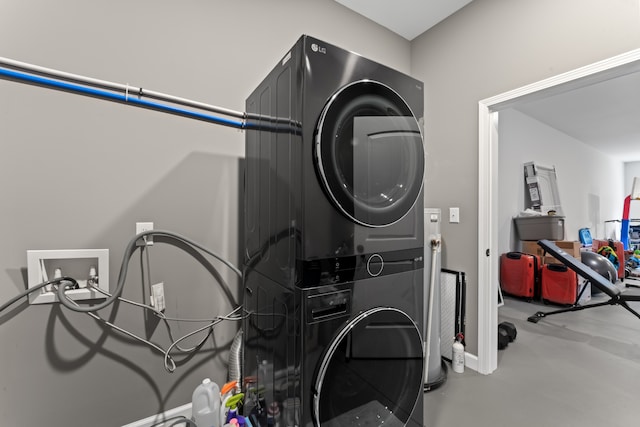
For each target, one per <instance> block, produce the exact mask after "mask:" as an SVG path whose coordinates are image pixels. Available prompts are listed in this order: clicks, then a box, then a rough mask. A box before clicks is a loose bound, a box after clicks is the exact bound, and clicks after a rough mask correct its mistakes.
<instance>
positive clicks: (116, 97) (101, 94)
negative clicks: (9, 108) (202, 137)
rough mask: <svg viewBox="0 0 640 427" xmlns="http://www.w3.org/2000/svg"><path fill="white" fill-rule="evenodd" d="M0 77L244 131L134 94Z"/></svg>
mask: <svg viewBox="0 0 640 427" xmlns="http://www.w3.org/2000/svg"><path fill="white" fill-rule="evenodd" d="M0 77H5V78H8V79H11V80H18V81H22V82H25V83H29V84H34V85H39V86H44V87H48V88H51V89H56V90H61V91H65V92H72V93H76V94H79V95H85V96H91V97H94V98H100V99H104V100H107V101H113V102H120V103H124V104H131V105H134V106H136V107H141V108H147V109H150V110H156V111H161V112H165V113H169V114H173V115H177V116H182V117H187V118H191V119H195V120H201V121H205V122H209V123H214V124H218V125H223V126H229V127H233V128H239V129H244V128H246V127H247V126H246V124H245V122H243V121H238V120H231V119H226V118H223V117H217V116H212V115H209V114H203V113H199V112H197V111H191V110H185V109H182V108H176V107H172V106H170V105H164V104H159V103H157V102H150V101H145V100H142V99H139V98H137V97H136V94H132V95H121V94H119V93H113V92H109V91H105V90H101V89H94V88H90V87H86V86H82V85H78V84H74V83H67V82H62V81H59V80H54V79H50V78H46V77H39V76H34V75H32V74H28V73H23V72H20V71H15V70H9V69H6V68H1V67H0Z"/></svg>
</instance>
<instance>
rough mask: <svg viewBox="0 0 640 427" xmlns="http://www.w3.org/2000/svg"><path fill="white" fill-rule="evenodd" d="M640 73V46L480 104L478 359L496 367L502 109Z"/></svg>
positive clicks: (482, 368)
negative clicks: (500, 120)
mask: <svg viewBox="0 0 640 427" xmlns="http://www.w3.org/2000/svg"><path fill="white" fill-rule="evenodd" d="M638 71H640V49H635V50H632V51H629V52H626V53H623V54H621V55H617V56H614V57H612V58H608V59H605V60H603V61H599V62H596V63H593V64H590V65H587V66H584V67H580V68H577V69H575V70H572V71H569V72H566V73H562V74H559V75H557V76H554V77H550V78H547V79H544V80H541V81H539V82H536V83H532V84H530V85H526V86H523V87H520V88H518V89H515V90H512V91H509V92H505V93H502V94H499V95H496V96H493V97H490V98H486V99H483V100H481V101H479V102H478V360H477V368H478V369H477V371H478V372H479V373H481V374H491V373H492V372H493V371H495V370H496V369H497V368H498V343H497V340H498V337H497V330H498V288H499V285H498V256H499V254H498V253H497V252H496V250H497V248H498V233H497V230H498V215H497V213H498V190H499V188H498V184H499V180H498V145H499V144H498V139H499V132H498V121H499V114H500V111H501V110H504V109H506V108H513V107H517V106H518V105H519V104H521V103H524V102H528V101H532V100H536V99H540V98H544V97H548V96H551V95H556V94H559V93H563V92H567V91H570V90H575V89H579V88H582V87H586V86H590V85H592V84H596V83H600V82H603V81H606V80H609V79H612V78H616V77H620V76H623V75H626V74H630V73H634V72H638Z"/></svg>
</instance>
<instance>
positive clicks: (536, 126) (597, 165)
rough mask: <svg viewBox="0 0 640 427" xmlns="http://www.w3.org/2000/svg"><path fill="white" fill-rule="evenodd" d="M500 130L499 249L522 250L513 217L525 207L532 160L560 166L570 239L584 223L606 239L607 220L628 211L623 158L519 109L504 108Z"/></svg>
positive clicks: (561, 188) (576, 235) (559, 171)
mask: <svg viewBox="0 0 640 427" xmlns="http://www.w3.org/2000/svg"><path fill="white" fill-rule="evenodd" d="M499 133H500V153H499V165H498V176H499V177H500V179H499V181H500V182H499V190H498V192H499V194H500V200H499V206H498V245H499V246H498V252H497V253H499V254H502V253H504V252H508V251H512V250H521V248H520V246H521V245H520V240H519V236H518V234H517V233H516V230H515V227H514V224H513V220H512V218H513V217H515V216H518V214H519V213H520V212H521V211H522V210H524V206H525V198H526V196H525V185H524V172H523V164H524V163H527V162H531V161H534V162H536V164H538V165H542V166H555V168H556V174H557V178H558V179H557V182H558V194H559V197H560V204H561V207H562V212H563V215H564V216H565V239H566V240H578V239H579V236H578V230H579V229H580V228H583V227H588V228H589V229H590V231H591V235H592V236H593V238H598V239H603V238H605V226H604V221H607V220H611V219H618V218H619V216H620V214H621V212H622V200H623V199H624V197H625V196H624V195H623V194H624V183H625V182H624V180H623V176H624V169H625V168H624V163H623V162H622V161H620V160H619V159H616V158H613V157H611V156H607V155H606V154H604V153H603V152H602V151H598V150H596V149H595V148H593V147H591V146H590V145H587V144H585V143H583V142H582V141H579V140H577V139H575V138H572V137H570V136H568V135H566V134H564V133H562V132H560V131H558V130H556V129H554V128H552V127H549V126H547V125H545V124H543V123H541V122H539V121H537V120H535V119H533V118H532V117H530V116H528V115H526V114H524V113H522V112H520V111H517V110H514V109H506V110H504V111H501V112H500V120H499ZM596 171H597V172H596ZM603 176H606V177H607V178H606V179H602V177H603Z"/></svg>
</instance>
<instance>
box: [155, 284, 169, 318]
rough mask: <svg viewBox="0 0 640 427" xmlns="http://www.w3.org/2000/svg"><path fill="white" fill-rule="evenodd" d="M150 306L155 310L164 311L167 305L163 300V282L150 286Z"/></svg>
mask: <svg viewBox="0 0 640 427" xmlns="http://www.w3.org/2000/svg"><path fill="white" fill-rule="evenodd" d="M151 306H152V307H153V308H155V309H156V310H157V311H164V309H165V308H166V307H167V306H166V304H165V301H164V282H160V283H156V284H155V285H152V286H151Z"/></svg>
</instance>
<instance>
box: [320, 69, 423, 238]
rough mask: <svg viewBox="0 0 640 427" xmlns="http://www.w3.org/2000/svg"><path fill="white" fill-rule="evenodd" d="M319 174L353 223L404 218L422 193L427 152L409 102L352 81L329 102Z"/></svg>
mask: <svg viewBox="0 0 640 427" xmlns="http://www.w3.org/2000/svg"><path fill="white" fill-rule="evenodd" d="M315 144H316V145H315V153H316V160H317V165H318V170H319V175H320V178H321V180H322V183H323V185H324V186H325V189H326V190H327V192H328V194H329V196H330V197H331V199H332V201H333V202H334V204H335V205H336V206H337V207H338V209H340V210H341V211H342V212H343V213H344V214H345V215H346V216H347V217H349V218H350V219H352V220H353V221H355V222H357V223H359V224H362V225H367V226H371V227H384V226H387V225H390V224H393V223H395V222H397V221H399V220H400V219H402V218H403V217H404V216H405V215H406V214H407V213H408V212H409V211H410V210H411V208H412V207H413V205H414V204H415V202H416V199H417V198H418V195H419V194H420V191H421V189H422V179H423V175H424V149H423V146H422V134H421V132H420V128H419V126H418V122H417V120H416V118H415V116H414V115H413V113H412V112H411V109H410V108H409V106H408V105H407V103H406V102H405V101H404V100H403V99H402V98H401V97H400V95H398V94H397V93H396V92H395V91H394V90H392V89H391V88H390V87H388V86H386V85H383V84H382V83H379V82H375V81H371V80H361V81H358V82H354V83H351V84H349V85H347V86H345V87H343V88H342V89H340V90H339V91H338V92H337V93H335V94H334V95H333V97H332V98H331V99H330V100H329V102H327V104H326V105H325V107H324V110H323V111H322V114H321V116H320V120H319V122H318V128H317V132H316V141H315Z"/></svg>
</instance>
